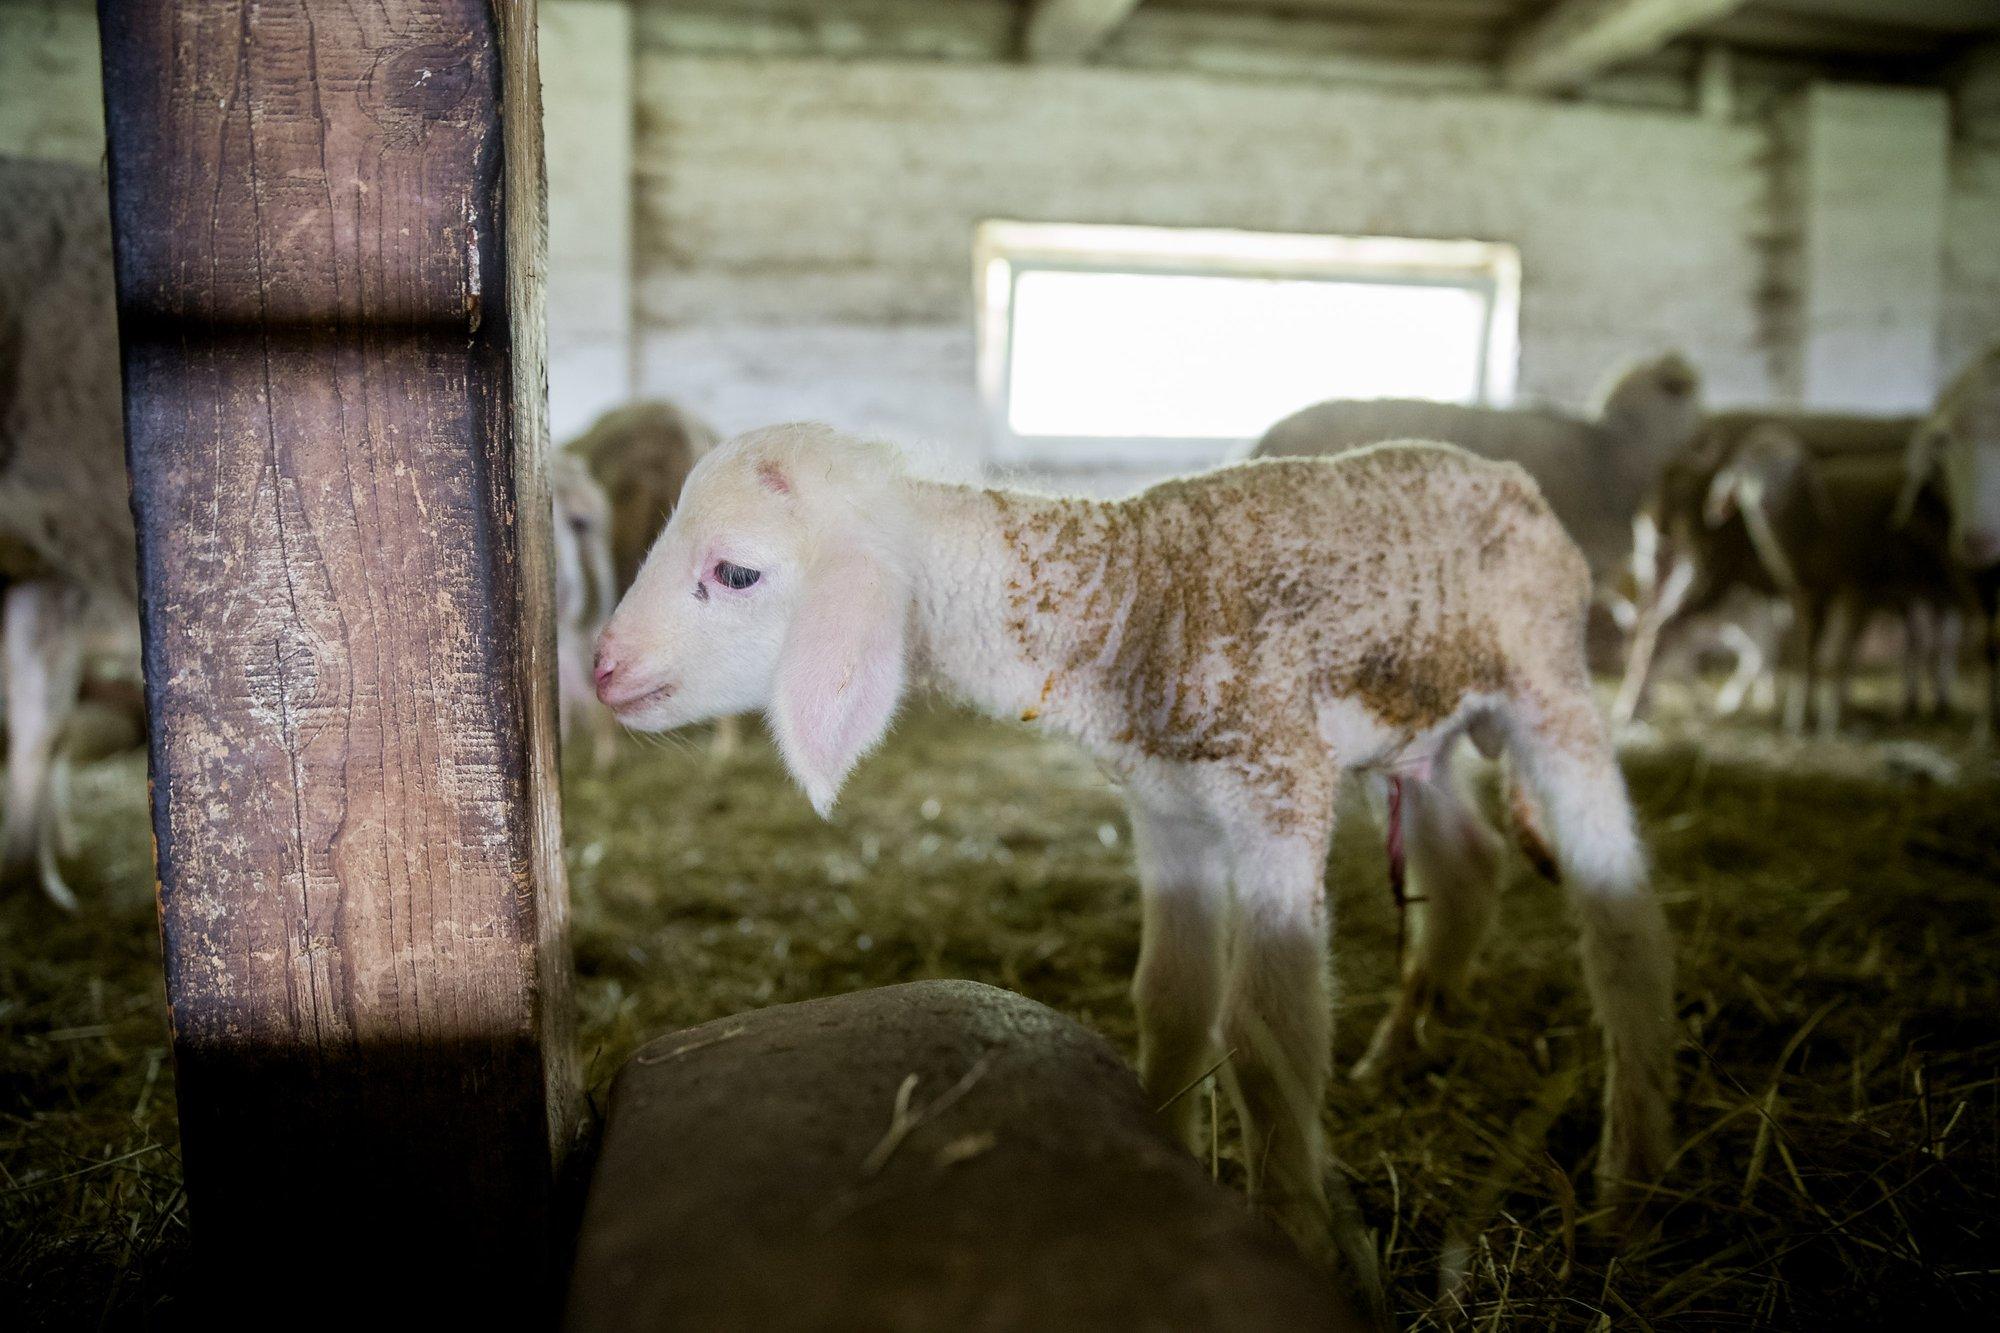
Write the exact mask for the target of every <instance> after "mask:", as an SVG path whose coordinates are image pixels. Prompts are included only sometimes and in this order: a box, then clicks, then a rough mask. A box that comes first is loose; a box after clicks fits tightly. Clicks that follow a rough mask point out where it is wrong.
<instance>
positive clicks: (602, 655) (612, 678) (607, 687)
mask: <svg viewBox="0 0 2000 1333" xmlns="http://www.w3.org/2000/svg"><path fill="white" fill-rule="evenodd" d="M594 679H595V680H596V681H597V697H598V699H599V700H600V701H602V702H604V703H607V704H608V703H610V702H611V692H612V689H613V687H614V686H615V684H616V682H617V680H618V662H617V660H616V659H615V658H613V657H612V656H611V654H610V653H608V652H606V651H605V650H604V649H603V648H599V649H598V650H597V671H596V673H595V676H594Z"/></svg>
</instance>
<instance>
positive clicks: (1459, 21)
mask: <svg viewBox="0 0 2000 1333" xmlns="http://www.w3.org/2000/svg"><path fill="white" fill-rule="evenodd" d="M1025 8H1026V9H1027V10H1028V12H1029V18H1028V25H1029V29H1030V31H1031V32H1032V31H1033V29H1034V27H1035V25H1036V24H1037V23H1038V22H1045V21H1046V17H1045V16H1051V15H1067V16H1068V18H1069V19H1070V20H1075V19H1077V18H1078V16H1082V19H1081V23H1082V29H1081V30H1083V31H1085V32H1094V33H1097V34H1099V35H1098V36H1096V37H1095V38H1094V41H1095V42H1098V43H1101V42H1102V41H1104V40H1108V39H1109V37H1110V35H1111V34H1112V33H1113V32H1115V31H1116V28H1117V26H1118V25H1119V24H1121V23H1123V22H1125V21H1126V20H1127V19H1129V18H1130V17H1131V16H1132V14H1133V12H1134V11H1135V10H1139V9H1141V8H1143V9H1144V10H1146V11H1148V12H1150V13H1158V12H1161V11H1168V10H1172V11H1178V12H1180V13H1182V14H1188V15H1201V14H1209V15H1236V16H1246V17H1247V16H1259V17H1264V18H1271V19H1286V20H1293V21H1300V22H1302V23H1310V24H1311V25H1313V27H1314V28H1315V29H1316V30H1319V31H1322V32H1326V31H1329V30H1331V31H1334V32H1342V31H1344V32H1346V33H1348V34H1351V35H1352V37H1353V39H1354V42H1355V44H1356V46H1357V47H1358V48H1365V49H1366V50H1368V51H1369V52H1371V53H1378V54H1379V53H1385V52H1388V53H1395V54H1403V55H1408V56H1412V57H1418V58H1422V57H1424V56H1430V57H1433V58H1438V59H1460V60H1462V59H1466V58H1474V59H1480V58H1484V59H1491V60H1494V61H1497V62H1499V63H1501V64H1502V66H1503V67H1504V68H1506V69H1507V70H1508V71H1509V78H1510V82H1515V83H1517V84H1518V85H1520V86H1523V87H1529V88H1543V89H1555V88H1560V87H1563V86H1569V85H1574V84H1575V83H1576V82H1578V81H1581V80H1583V79H1587V78H1589V77H1594V76H1596V75H1600V74H1604V73H1609V72H1614V71H1616V70H1617V69H1618V68H1620V67H1621V66H1623V65H1626V64H1629V63H1631V62H1633V61H1638V60H1643V59H1646V58H1648V57H1651V56H1654V55H1656V54H1658V53H1659V52H1661V51H1662V50H1666V49H1668V48H1673V47H1680V46H1707V45H1717V44H1719V45H1722V46H1726V47H1729V48H1732V49H1736V50H1739V51H1744V52H1749V53H1753V54H1758V55H1768V56H1775V57H1784V58H1790V59H1795V60H1802V61H1815V60H1820V61H1825V62H1828V63H1829V64H1831V65H1834V66H1837V67H1839V68H1840V69H1841V70H1842V72H1847V73H1856V72H1860V73H1865V72H1867V71H1866V69H1865V66H1866V65H1867V63H1868V62H1869V61H1871V60H1872V61H1879V62H1881V63H1882V64H1883V66H1884V73H1885V74H1892V75H1894V76H1896V77H1908V75H1909V74H1910V72H1911V67H1912V65H1913V64H1916V65H1921V64H1924V63H1932V64H1939V65H1942V64H1945V63H1948V62H1951V61H1953V60H1956V59H1958V58H1960V57H1962V56H1963V55H1964V54H1966V53H1967V52H1968V51H1969V50H1971V49H1972V48H1973V47H1975V46H1978V45H1981V44H1984V43H1988V42H1994V41H2000V0H1143V3H1141V0H1027V3H1026V5H1025ZM1069 31H1070V32H1071V33H1072V34H1073V33H1074V32H1076V31H1078V29H1077V28H1076V27H1074V26H1072V27H1071V28H1070V29H1069ZM1057 58H1064V57H1061V56H1058V57H1057ZM1857 67H1861V68H1857Z"/></svg>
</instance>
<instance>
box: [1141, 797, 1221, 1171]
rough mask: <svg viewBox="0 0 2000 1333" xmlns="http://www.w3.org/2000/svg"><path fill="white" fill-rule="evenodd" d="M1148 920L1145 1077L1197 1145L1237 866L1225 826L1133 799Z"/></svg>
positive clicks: (1144, 935) (1184, 1137) (1144, 941)
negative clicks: (1229, 856)
mask: <svg viewBox="0 0 2000 1333" xmlns="http://www.w3.org/2000/svg"><path fill="white" fill-rule="evenodd" d="M1132 833H1133V841H1134V843H1135V845H1136V848H1137V853H1138V863H1139V892H1140V902H1141V905H1142V912H1143V927H1142V932H1141V935H1140V941H1139V968H1138V971H1137V972H1136V973H1135V974H1134V976H1133V978H1132V999H1133V1003H1134V1006H1135V1007H1136V1008H1137V1009H1138V1012H1139V1077H1140V1080H1141V1081H1142V1082H1143V1083H1144V1084H1145V1087H1146V1094H1147V1096H1148V1097H1149V1098H1150V1099H1151V1100H1152V1102H1153V1104H1154V1105H1155V1106H1159V1107H1162V1108H1163V1109H1164V1110H1165V1113H1166V1115H1167V1118H1168V1121H1169V1123H1171V1124H1172V1125H1173V1127H1174V1131H1175V1133H1176V1134H1178V1135H1179V1136H1180V1139H1181V1141H1182V1142H1183V1143H1185V1144H1187V1145H1188V1147H1189V1148H1190V1149H1191V1150H1192V1149H1196V1148H1197V1146H1198V1145H1197V1142H1196V1135H1197V1131H1198V1130H1199V1128H1200V1120H1201V1099H1200V1098H1199V1097H1197V1096H1195V1095H1194V1092H1193V1085H1194V1084H1195V1083H1196V1082H1198V1081H1199V1080H1200V1079H1201V1077H1202V1075H1203V1074H1205V1073H1207V1072H1208V1070H1209V1068H1210V1067H1211V1066H1212V1065H1214V1064H1215V1061H1216V1056H1217V1055H1218V1054H1219V1052H1218V1051H1217V1050H1216V1030H1215V1029H1216V1017H1217V1014H1218V1011H1219V1010H1220V1008H1221V984H1222V924H1223V918H1224V913H1225V909H1226V908H1227V907H1228V896H1229V871H1228V864H1227V861H1226V859H1225V857H1224V855H1223V848H1222V845H1221V836H1220V831H1219V830H1218V829H1216V828H1215V827H1214V826H1213V825H1212V824H1209V823H1207V822H1206V821H1204V820H1202V819H1200V818H1198V817H1191V816H1190V815H1189V814H1188V813H1187V812H1184V811H1176V810H1164V809H1157V808H1147V807H1143V806H1141V805H1139V804H1138V803H1136V802H1135V803H1134V804H1133V807H1132Z"/></svg>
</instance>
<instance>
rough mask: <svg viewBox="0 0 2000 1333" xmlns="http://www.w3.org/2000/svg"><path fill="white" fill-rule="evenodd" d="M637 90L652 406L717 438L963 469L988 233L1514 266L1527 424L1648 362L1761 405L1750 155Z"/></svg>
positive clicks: (799, 74)
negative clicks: (848, 441)
mask: <svg viewBox="0 0 2000 1333" xmlns="http://www.w3.org/2000/svg"><path fill="white" fill-rule="evenodd" d="M639 71H640V73H639V97H640V118H639V140H638V153H637V160H638V194H639V209H640V232H639V238H638V264H639V275H640V312H641V337H642V343H643V369H642V375H643V379H644V387H645V388H646V389H648V390H649V391H652V392H669V393H674V394H677V395H680V396H683V397H685V398H687V399H688V400H690V401H691V402H692V403H694V404H695V405H696V406H697V407H699V408H701V409H703V410H706V411H708V412H710V413H712V414H713V415H714V416H716V417H717V418H718V419H719V421H720V423H721V424H723V425H724V426H725V427H736V426H741V425H747V424H750V423H752V422H754V421H767V420H771V419H773V418H774V417H782V416H785V415H790V414H795V413H801V412H803V413H806V414H809V415H814V416H821V417H825V418H828V419H831V420H834V421H836V422H839V423H842V424H847V425H851V426H855V427H858V428H863V429H873V430H882V431H889V432H891V433H897V434H903V433H911V432H914V433H920V434H924V435H928V436H933V437H944V441H945V442H946V443H950V444H953V445H958V446H961V447H964V448H966V449H973V448H975V447H977V443H978V440H979V437H980V429H979V418H978V415H977V410H976V404H975V403H974V402H973V400H972V340H971V334H970V326H971V311H972V289H971V259H970V243H971V238H972V229H973V226H974V224H975V223H977V222H978V221H979V220H980V219H982V218H990V217H1010V218H1022V219H1027V220H1048V221H1085V222H1123V223H1147V224H1161V225H1172V226H1204V227H1242V228H1253V229H1265V230H1278V231H1316V232H1332V233H1357V234H1370V233H1373V234H1388V235H1404V236H1419V237H1443V238H1449V237H1472V238H1477V239H1481V240H1498V241H1511V242H1513V243H1514V244H1516V245H1518V246H1519V247H1520V249H1521V253H1522V268H1523V273H1524V275H1525V276H1524V288H1523V294H1522V313H1521V318H1522V338H1521V342H1522V361H1521V376H1520V384H1521V390H1522V393H1523V395H1524V396H1529V397H1536V398H1545V399H1551V400H1555V401H1558V402H1564V403H1581V402H1583V401H1584V400H1585V399H1586V398H1587V397H1588V396H1589V395H1590V393H1591V390H1592V388H1593V386H1595V385H1596V384H1597V383H1598V382H1599V381H1600V379H1601V378H1602V377H1603V376H1604V375H1605V373H1606V372H1607V371H1608V370H1610V369H1611V368H1613V367H1614V366H1616V365H1617V364H1618V363H1620V362H1621V361H1623V360H1625V359H1627V358H1629V357H1632V356H1637V355H1641V354H1645V353H1648V352H1652V351H1656V350H1658V349H1660V348H1664V347H1682V348H1685V349H1686V350H1687V351H1689V352H1690V353H1691V354H1693V355H1694V356H1695V357H1696V359H1697V360H1698V361H1699V362H1700V363H1701V365H1702V368H1703V369H1704V371H1705V372H1706V373H1707V374H1708V376H1709V377H1710V381H1711V384H1712V386H1713V393H1714V396H1715V397H1716V398H1717V399H1719V400H1721V401H1742V400H1757V399H1763V398H1766V397H1768V396H1769V395H1770V393H1771V381H1770V376H1769V373H1768V367H1767V365H1766V357H1765V351H1764V349H1763V347H1762V346H1761V345H1760V339H1761V329H1760V326H1759V323H1758V319H1757V315H1756V311H1755V304H1756V299H1757V290H1758V286H1759V283H1760V281H1761V276H1762V267H1761V265H1762V258H1761V255H1760V253H1759V251H1758V247H1757V242H1756V237H1757V235H1758V233H1759V230H1760V228H1761V227H1762V225H1763V223H1764V211H1765V209H1766V206H1767V186H1766V182H1765V180H1764V176H1763V167H1762V165H1761V163H1762V158H1763V157H1764V155H1765V152H1766V141H1765V135H1764V133H1763V132H1762V130H1761V129H1759V128H1758V127H1756V126H1754V125H1743V124H1732V123H1718V122H1715V121H1709V120H1702V119H1699V118H1696V117H1692V116H1688V115H1685V114H1668V113H1662V112H1656V111H1645V110H1625V109H1618V108H1610V107H1603V106H1590V105H1560V104H1554V103H1536V102H1526V101H1521V100H1517V99H1511V98H1504V97H1499V96H1493V95H1484V94H1477V93H1464V92H1444V91H1438V92H1415V93H1398V92H1392V91H1386V90H1380V89H1368V88H1325V87H1316V86H1312V85H1308V84H1303V83H1275V84H1274V83H1263V82H1245V81H1238V80H1234V79H1230V78H1225V77H1218V76H1209V75H1202V74H1185V73H1183V74H1175V73H1162V72H1157V71H1142V70H1125V69H1090V68H1085V69H1026V68H1022V67H1019V66H1007V65H992V64H971V63H943V62H926V63H918V62H875V61H851V62H849V61H840V62H836V61H827V60H797V59H746V58H733V57H732V58H721V57H694V56H686V55H679V54H674V53H670V52H661V51H656V50H655V51H648V50H644V49H642V51H641V56H640V66H639ZM779 331H782V332H779ZM774 335H775V336H774ZM938 371H943V372H945V374H944V375H943V376H942V377H941V378H940V377H938V376H937V373H936V372H938Z"/></svg>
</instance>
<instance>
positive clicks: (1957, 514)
mask: <svg viewBox="0 0 2000 1333" xmlns="http://www.w3.org/2000/svg"><path fill="white" fill-rule="evenodd" d="M1928 491H1935V492H1936V493H1937V494H1939V495H1940V496H1941V497H1942V499H1943V501H1944V504H1945V507H1946V510H1947V512H1948V514H1949V516H1950V517H1949V524H1950V544H1951V554H1952V558H1953V559H1954V560H1955V561H1956V562H1957V564H1958V566H1959V568H1960V569H1961V570H1962V571H1963V572H1964V574H1965V576H1966V577H1967V578H1968V579H1969V580H1970V581H1971V584H1972V588H1973V591H1974V594H1975V596H1976V598H1977V602H1978V607H1979V614H1980V619H1981V620H1982V622H1983V623H1982V624H1981V626H1980V629H1981V632H1982V635H1983V638H1982V641H1981V645H1980V647H1981V651H1982V655H1983V656H1984V658H1985V662H1986V717H1985V727H1986V730H1987V732H1988V733H1990V734H1994V735H2000V344H1996V345H1995V346H1992V347H1989V348H1987V349H1986V351H1985V352H1984V353H1983V354H1982V355H1980V356H1979V357H1977V358H1975V359H1974V360H1973V362H1972V364H1970V365H1968V366H1967V367H1966V368H1965V369H1964V370H1962V371H1960V372H1959V374H1958V376H1957V377H1956V378H1955V379H1953V380H1952V382H1951V383H1950V384H1948V385H1946V386H1945V390H1944V392H1943V393H1941V394H1939V395H1938V401H1937V407H1936V408H1935V409H1934V410H1933V411H1932V413H1931V415H1930V418H1929V419H1928V420H1926V421H1925V422H1924V424H1923V427H1922V429H1920V430H1918V431H1916V432H1915V433H1914V434H1913V435H1912V436H1911V438H1910V447H1909V453H1908V456H1907V457H1906V459H1905V460H1904V483H1903V492H1902V495H1901V497H1900V498H1899V499H1898V500H1897V502H1896V513H1895V517H1894V522H1895V524H1896V526H1898V527H1902V526H1904V525H1906V524H1908V523H1909V522H1910V521H1911V519H1912V517H1913V516H1914V515H1915V513H1916V511H1917V508H1918V504H1919V501H1920V500H1921V499H1922V497H1923V496H1924V495H1925V493H1926V492H1928Z"/></svg>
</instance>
